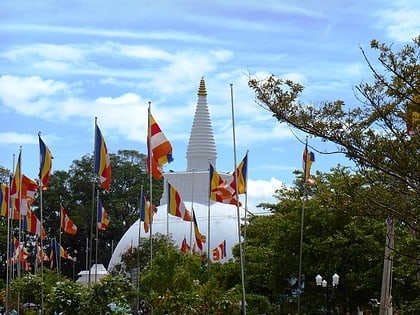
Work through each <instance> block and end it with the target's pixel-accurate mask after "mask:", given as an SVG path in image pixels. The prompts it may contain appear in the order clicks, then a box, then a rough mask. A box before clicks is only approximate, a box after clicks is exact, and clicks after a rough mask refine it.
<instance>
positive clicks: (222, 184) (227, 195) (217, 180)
mask: <svg viewBox="0 0 420 315" xmlns="http://www.w3.org/2000/svg"><path fill="white" fill-rule="evenodd" d="M210 200H214V201H217V202H221V203H227V204H231V205H236V204H238V205H239V206H241V205H242V204H241V203H240V202H239V201H238V200H237V199H236V198H235V196H234V193H233V191H232V187H230V185H228V184H227V183H226V181H225V180H223V178H222V177H221V176H220V175H219V173H218V172H217V171H216V170H215V169H214V167H213V165H211V164H210Z"/></svg>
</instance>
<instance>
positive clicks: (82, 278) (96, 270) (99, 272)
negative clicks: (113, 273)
mask: <svg viewBox="0 0 420 315" xmlns="http://www.w3.org/2000/svg"><path fill="white" fill-rule="evenodd" d="M89 273H90V281H89ZM77 275H78V276H79V278H78V279H77V280H76V282H80V283H83V284H88V283H89V282H92V283H94V282H98V281H99V280H100V279H102V278H104V277H106V276H107V275H108V271H107V270H106V268H105V266H104V265H102V264H93V265H92V267H91V268H90V272H89V270H82V271H80V272H79V273H78V274H77Z"/></svg>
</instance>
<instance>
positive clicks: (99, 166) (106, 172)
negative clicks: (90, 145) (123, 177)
mask: <svg viewBox="0 0 420 315" xmlns="http://www.w3.org/2000/svg"><path fill="white" fill-rule="evenodd" d="M95 172H96V173H97V174H98V175H99V180H100V182H101V187H102V188H103V189H105V190H106V191H107V192H109V191H110V189H111V160H110V158H109V154H108V149H107V147H106V144H105V140H104V137H103V136H102V133H101V131H100V130H99V127H98V125H97V124H96V123H95Z"/></svg>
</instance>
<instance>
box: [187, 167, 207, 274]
mask: <svg viewBox="0 0 420 315" xmlns="http://www.w3.org/2000/svg"><path fill="white" fill-rule="evenodd" d="M211 180H212V178H211V177H210V161H209V181H208V183H209V198H208V200H207V255H208V256H209V263H208V264H207V277H208V279H210V265H211V264H210V240H211V237H210V200H211ZM191 245H192V244H191Z"/></svg>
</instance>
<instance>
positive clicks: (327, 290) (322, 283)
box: [315, 273, 340, 314]
mask: <svg viewBox="0 0 420 315" xmlns="http://www.w3.org/2000/svg"><path fill="white" fill-rule="evenodd" d="M339 280H340V276H339V275H338V274H336V273H335V274H333V276H332V284H331V285H328V283H327V280H325V279H324V280H323V279H322V276H321V275H319V274H318V275H317V276H316V277H315V282H316V285H317V286H318V287H319V288H320V289H322V290H323V291H324V295H325V301H326V304H327V314H331V306H330V299H331V296H332V293H333V292H334V290H335V289H337V286H338V282H339Z"/></svg>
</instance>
